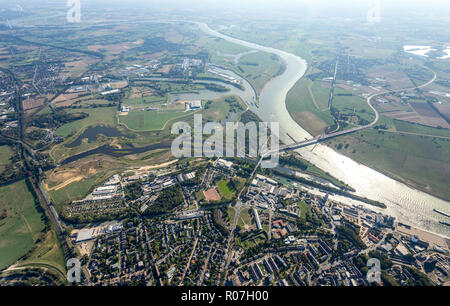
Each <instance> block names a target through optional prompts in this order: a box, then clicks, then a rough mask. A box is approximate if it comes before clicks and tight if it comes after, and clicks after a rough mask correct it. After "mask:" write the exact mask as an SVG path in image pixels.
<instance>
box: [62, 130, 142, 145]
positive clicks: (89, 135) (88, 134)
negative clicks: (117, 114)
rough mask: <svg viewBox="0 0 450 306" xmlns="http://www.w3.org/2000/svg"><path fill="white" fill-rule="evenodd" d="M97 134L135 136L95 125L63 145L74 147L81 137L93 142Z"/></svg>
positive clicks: (80, 140) (81, 140) (81, 139)
mask: <svg viewBox="0 0 450 306" xmlns="http://www.w3.org/2000/svg"><path fill="white" fill-rule="evenodd" d="M99 135H104V136H106V137H126V138H130V139H134V138H136V136H135V135H128V134H123V133H122V132H121V131H119V129H117V128H115V127H110V126H104V125H96V126H90V127H88V128H87V129H86V130H85V131H84V132H83V133H82V134H81V135H80V136H78V137H77V139H75V140H74V141H73V142H71V143H69V144H66V145H64V146H65V147H66V148H75V147H78V146H79V145H81V143H82V142H83V139H87V140H88V142H94V141H95V140H97V137H98V136H99Z"/></svg>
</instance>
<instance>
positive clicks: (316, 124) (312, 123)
mask: <svg viewBox="0 0 450 306" xmlns="http://www.w3.org/2000/svg"><path fill="white" fill-rule="evenodd" d="M311 84H312V82H311V81H310V80H308V79H307V78H301V79H300V80H299V81H298V82H297V83H296V84H295V85H294V87H292V89H291V90H290V91H289V92H288V94H287V97H286V107H287V109H288V111H289V113H290V115H291V116H292V118H293V119H294V120H295V121H296V122H297V123H298V124H299V125H300V126H301V127H303V128H304V129H305V130H306V131H308V132H309V133H310V134H312V135H320V134H321V133H322V132H323V130H324V129H325V128H326V127H327V126H330V125H333V123H334V121H333V117H332V116H331V114H330V111H329V110H328V109H326V110H323V111H322V110H319V109H318V108H317V107H316V106H315V104H314V100H313V99H312V97H311V94H310V92H309V89H308V86H310V85H311Z"/></svg>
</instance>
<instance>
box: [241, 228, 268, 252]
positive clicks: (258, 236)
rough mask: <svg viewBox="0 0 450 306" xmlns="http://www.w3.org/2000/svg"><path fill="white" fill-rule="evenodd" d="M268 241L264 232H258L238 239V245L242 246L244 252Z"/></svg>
mask: <svg viewBox="0 0 450 306" xmlns="http://www.w3.org/2000/svg"><path fill="white" fill-rule="evenodd" d="M266 239H267V237H266V235H265V233H264V232H263V231H256V232H251V233H248V235H244V236H242V237H236V244H237V245H240V246H241V247H242V248H243V249H244V250H247V249H250V248H252V247H255V246H257V245H258V244H261V243H264V241H266Z"/></svg>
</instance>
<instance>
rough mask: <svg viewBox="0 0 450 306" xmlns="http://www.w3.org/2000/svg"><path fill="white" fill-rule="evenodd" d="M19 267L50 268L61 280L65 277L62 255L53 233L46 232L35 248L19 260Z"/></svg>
mask: <svg viewBox="0 0 450 306" xmlns="http://www.w3.org/2000/svg"><path fill="white" fill-rule="evenodd" d="M17 265H18V266H19V267H43V268H50V269H52V270H54V271H55V272H57V273H58V275H59V276H61V278H62V279H64V277H65V262H64V254H63V252H62V249H61V245H60V243H59V241H58V238H57V236H56V233H55V232H54V231H48V232H47V233H46V234H45V237H44V238H43V239H42V241H41V242H39V243H38V244H37V245H36V248H35V249H34V250H33V251H32V252H31V253H30V254H29V256H27V258H25V259H23V260H21V261H20V262H19V263H18V264H17Z"/></svg>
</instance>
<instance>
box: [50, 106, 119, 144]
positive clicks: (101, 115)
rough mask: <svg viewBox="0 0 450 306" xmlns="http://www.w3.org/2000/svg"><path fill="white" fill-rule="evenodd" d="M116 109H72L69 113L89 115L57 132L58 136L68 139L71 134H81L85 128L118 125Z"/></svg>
mask: <svg viewBox="0 0 450 306" xmlns="http://www.w3.org/2000/svg"><path fill="white" fill-rule="evenodd" d="M116 111H117V108H116V107H99V108H84V109H70V110H68V112H71V113H78V112H83V113H87V114H89V116H88V117H87V118H84V119H81V120H77V121H72V122H70V123H67V124H64V125H63V126H61V127H59V128H58V129H57V130H56V132H55V133H56V135H59V136H63V137H67V136H69V135H71V134H75V133H77V132H81V131H82V130H83V129H84V128H86V127H88V126H90V125H98V124H99V123H101V124H103V125H110V126H115V125H116V119H115V114H116Z"/></svg>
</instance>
